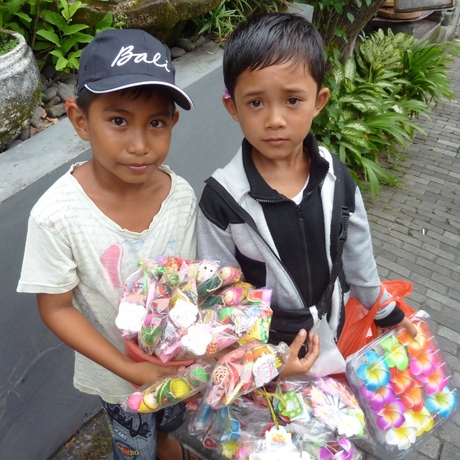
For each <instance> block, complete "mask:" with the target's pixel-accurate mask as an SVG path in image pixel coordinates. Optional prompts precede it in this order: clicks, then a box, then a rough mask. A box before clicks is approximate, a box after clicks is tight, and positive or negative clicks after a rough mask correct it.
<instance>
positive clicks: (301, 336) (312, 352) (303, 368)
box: [280, 329, 319, 378]
mask: <svg viewBox="0 0 460 460" xmlns="http://www.w3.org/2000/svg"><path fill="white" fill-rule="evenodd" d="M306 336H307V331H305V329H301V330H300V331H299V333H298V334H297V336H296V338H295V339H294V340H293V342H292V343H291V346H290V347H289V358H288V361H287V363H286V364H285V365H284V367H283V369H282V370H281V373H280V377H281V378H285V377H292V376H296V375H302V374H306V373H308V372H309V371H310V369H311V367H312V366H313V364H314V362H315V361H316V360H317V358H318V356H319V337H318V336H317V335H316V334H308V342H307V354H306V355H305V356H304V357H303V358H299V350H300V348H301V347H302V346H303V345H304V343H305V338H306Z"/></svg>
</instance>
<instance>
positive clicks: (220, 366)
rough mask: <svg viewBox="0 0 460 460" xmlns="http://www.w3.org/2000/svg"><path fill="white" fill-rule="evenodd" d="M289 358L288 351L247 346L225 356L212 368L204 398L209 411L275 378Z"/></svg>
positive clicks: (250, 344)
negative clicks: (209, 407) (209, 408)
mask: <svg viewBox="0 0 460 460" xmlns="http://www.w3.org/2000/svg"><path fill="white" fill-rule="evenodd" d="M288 357H289V347H288V346H287V345H286V344H285V343H284V342H280V343H279V345H272V344H261V343H247V344H245V345H241V346H240V347H238V348H236V349H235V350H232V351H230V352H228V353H227V354H226V355H225V356H223V357H222V358H220V359H219V360H218V361H217V363H216V366H215V367H214V369H213V371H212V374H211V379H210V382H209V385H208V388H207V390H206V393H205V395H204V400H205V402H206V404H208V405H209V406H211V407H212V408H213V409H217V408H219V407H223V406H228V405H230V404H231V403H232V402H233V401H234V400H235V399H236V398H238V397H239V396H242V395H245V394H247V393H249V392H251V391H253V390H255V389H256V388H260V387H262V386H263V385H265V384H266V383H268V382H270V381H271V380H273V379H274V378H276V377H277V376H278V375H279V372H280V370H281V368H282V367H283V365H284V364H285V363H286V362H287V359H288Z"/></svg>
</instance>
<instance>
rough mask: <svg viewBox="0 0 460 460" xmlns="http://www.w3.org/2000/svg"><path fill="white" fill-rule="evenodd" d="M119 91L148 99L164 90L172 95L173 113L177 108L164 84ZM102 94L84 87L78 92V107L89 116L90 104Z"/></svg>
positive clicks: (133, 96) (136, 97)
mask: <svg viewBox="0 0 460 460" xmlns="http://www.w3.org/2000/svg"><path fill="white" fill-rule="evenodd" d="M118 92H119V93H120V94H121V95H125V94H129V95H130V97H131V98H132V99H133V100H135V99H139V98H143V99H148V98H149V97H150V96H151V95H152V94H155V93H159V92H162V93H165V94H168V95H169V96H170V97H171V114H172V113H173V112H174V110H175V109H176V106H175V104H174V99H173V95H172V94H171V93H170V92H169V90H168V89H167V88H164V87H162V86H157V85H141V86H133V87H131V88H126V89H121V90H118ZM100 96H101V94H98V93H93V92H92V91H89V90H88V89H87V88H82V89H81V90H80V91H79V93H78V97H77V99H76V103H77V105H78V107H79V108H80V109H81V111H82V112H83V113H84V114H85V116H88V113H89V106H90V105H91V103H92V102H93V101H94V100H95V99H97V98H98V97H100Z"/></svg>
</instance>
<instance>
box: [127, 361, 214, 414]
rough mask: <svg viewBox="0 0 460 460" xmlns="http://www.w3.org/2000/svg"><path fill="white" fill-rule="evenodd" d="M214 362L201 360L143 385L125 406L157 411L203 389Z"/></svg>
mask: <svg viewBox="0 0 460 460" xmlns="http://www.w3.org/2000/svg"><path fill="white" fill-rule="evenodd" d="M213 366H214V364H213V363H211V362H209V363H208V362H201V363H198V364H193V365H191V366H189V367H187V368H186V369H185V370H183V371H178V372H177V373H176V374H175V375H173V376H168V377H163V378H159V379H158V380H156V381H155V382H152V383H149V384H147V385H143V386H142V387H140V388H139V389H138V390H137V391H135V392H134V393H132V394H131V395H130V396H128V398H127V399H126V401H125V403H124V404H123V407H124V409H125V410H127V411H131V412H142V413H149V412H157V411H159V410H160V409H163V408H164V407H167V406H172V405H174V404H177V403H178V402H180V401H183V400H184V399H187V398H189V397H190V396H193V395H195V394H197V393H198V392H200V391H202V390H203V389H204V388H205V387H206V385H207V384H208V382H209V378H210V374H211V371H212V368H213Z"/></svg>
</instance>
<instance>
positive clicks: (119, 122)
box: [112, 117, 126, 126]
mask: <svg viewBox="0 0 460 460" xmlns="http://www.w3.org/2000/svg"><path fill="white" fill-rule="evenodd" d="M112 123H113V124H114V125H116V126H123V125H124V124H126V121H125V119H124V118H120V117H115V118H112Z"/></svg>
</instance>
